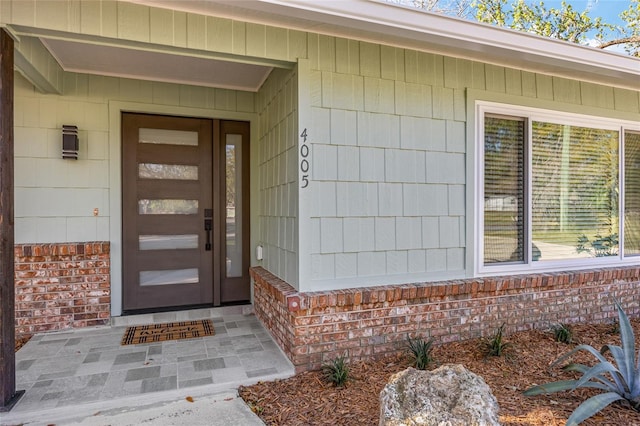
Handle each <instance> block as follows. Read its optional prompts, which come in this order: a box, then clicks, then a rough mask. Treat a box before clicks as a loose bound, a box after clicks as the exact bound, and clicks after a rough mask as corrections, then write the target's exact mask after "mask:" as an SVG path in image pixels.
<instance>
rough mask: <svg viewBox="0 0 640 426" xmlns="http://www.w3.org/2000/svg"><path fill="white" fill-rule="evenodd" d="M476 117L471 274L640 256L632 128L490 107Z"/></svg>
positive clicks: (639, 189)
mask: <svg viewBox="0 0 640 426" xmlns="http://www.w3.org/2000/svg"><path fill="white" fill-rule="evenodd" d="M478 118H479V128H478V130H479V134H481V138H480V139H479V140H478V151H477V154H478V155H477V157H478V159H479V161H478V167H479V171H480V173H478V175H477V176H478V178H479V180H480V181H481V184H480V185H479V186H478V190H479V192H480V193H481V194H480V198H479V201H481V202H480V203H479V204H478V218H479V231H480V232H479V234H478V235H479V238H478V239H479V244H478V245H479V247H478V248H479V250H478V253H479V258H478V264H479V265H480V268H479V269H480V271H481V272H482V271H483V270H492V271H495V270H500V269H502V270H505V271H518V270H522V269H527V268H528V269H550V268H551V269H552V268H554V267H566V266H570V265H575V266H582V265H584V266H588V265H591V264H594V263H600V264H602V263H610V262H616V261H622V260H625V259H626V258H629V257H632V256H637V255H640V131H639V130H638V129H632V128H631V126H632V125H633V123H628V122H623V121H616V120H607V119H594V118H593V117H585V116H579V115H575V114H563V113H557V112H551V111H542V110H532V109H525V108H518V107H512V106H505V105H495V104H480V105H479V107H478ZM621 217H622V218H623V220H620V218H621ZM621 247H622V249H621ZM596 258H598V260H594V259H596Z"/></svg>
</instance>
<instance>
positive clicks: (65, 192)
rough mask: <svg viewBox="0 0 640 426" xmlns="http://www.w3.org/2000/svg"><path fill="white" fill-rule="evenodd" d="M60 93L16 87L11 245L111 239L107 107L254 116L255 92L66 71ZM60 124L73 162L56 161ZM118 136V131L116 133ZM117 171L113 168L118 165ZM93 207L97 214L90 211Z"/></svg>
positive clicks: (19, 79)
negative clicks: (74, 145)
mask: <svg viewBox="0 0 640 426" xmlns="http://www.w3.org/2000/svg"><path fill="white" fill-rule="evenodd" d="M62 86H63V93H64V94H63V95H45V94H42V93H40V92H39V91H38V90H36V89H35V88H34V86H33V85H31V84H30V83H29V82H28V81H26V80H25V79H24V78H22V77H21V76H20V75H16V84H15V114H14V125H15V188H16V189H15V226H16V233H15V235H16V243H35V242H37V243H47V242H77V241H96V240H109V235H110V217H111V216H112V214H115V212H111V211H110V207H111V206H110V201H109V199H110V192H112V191H116V192H119V191H120V188H113V187H111V186H110V170H111V169H112V168H113V164H112V163H113V162H116V164H119V163H120V158H110V157H109V153H110V151H111V147H110V146H109V144H110V140H118V141H119V137H116V138H112V137H111V136H112V135H110V131H111V129H110V126H109V102H112V101H129V102H136V103H139V105H140V106H139V108H140V110H142V111H144V109H145V107H144V106H143V105H147V108H150V106H162V105H164V106H170V107H171V106H173V107H175V108H180V107H191V108H198V109H199V110H202V109H208V110H211V111H212V114H213V111H215V110H217V111H229V112H242V113H245V114H244V116H246V113H253V112H254V109H255V107H254V105H255V94H253V93H248V92H238V91H233V90H221V89H212V88H202V87H193V86H185V85H176V84H168V83H154V82H145V81H139V80H129V79H119V78H112V77H104V76H94V75H84V74H73V73H65V75H64V81H63V84H62ZM63 124H71V125H76V126H78V129H79V140H80V155H79V157H80V158H79V159H78V161H73V160H63V159H62V158H61V149H62V148H61V128H62V125H63ZM118 131H119V130H118ZM116 170H118V167H116ZM94 208H98V209H99V216H97V217H95V216H94V215H93V209H94Z"/></svg>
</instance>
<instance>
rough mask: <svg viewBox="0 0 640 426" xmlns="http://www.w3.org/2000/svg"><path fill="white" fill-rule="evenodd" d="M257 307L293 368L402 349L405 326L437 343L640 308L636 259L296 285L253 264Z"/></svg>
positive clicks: (407, 330)
mask: <svg viewBox="0 0 640 426" xmlns="http://www.w3.org/2000/svg"><path fill="white" fill-rule="evenodd" d="M251 276H252V278H253V281H254V309H255V312H256V315H257V316H258V318H259V319H260V320H261V321H262V323H263V324H265V326H266V327H267V328H268V329H269V331H270V332H271V334H272V335H273V336H274V338H275V340H276V341H277V342H278V344H279V345H280V347H281V348H282V349H283V350H284V352H285V353H286V354H287V356H288V357H289V359H291V361H292V362H293V364H294V366H295V367H296V371H305V370H310V369H317V368H319V367H320V366H321V365H322V363H323V362H326V361H328V360H329V359H332V358H335V357H336V356H339V355H346V356H348V357H349V358H350V359H352V360H357V359H367V358H375V357H379V356H384V355H390V354H395V353H398V352H400V351H403V350H406V349H405V348H406V339H407V337H408V336H411V337H415V336H422V337H425V338H429V337H433V338H435V341H436V343H444V342H451V341H456V340H464V339H470V338H475V337H479V336H482V335H489V334H492V333H494V332H495V330H496V329H497V328H498V327H499V326H500V325H501V324H502V323H506V324H507V327H506V331H507V332H508V333H509V332H514V331H519V330H527V329H532V328H536V329H545V328H548V327H549V326H550V325H552V324H554V323H557V322H566V323H572V322H578V321H580V322H604V321H612V320H613V319H614V318H617V314H616V312H615V310H614V305H613V298H614V297H615V298H617V299H618V300H619V301H620V302H621V304H622V305H623V307H624V308H625V309H626V310H627V313H628V314H629V315H630V316H636V317H637V316H638V315H639V314H640V268H638V267H627V268H609V269H598V270H588V271H575V272H560V273H546V274H532V275H526V276H510V277H491V278H484V279H469V280H455V281H444V282H436V283H420V284H408V285H390V286H383V287H367V288H354V289H345V290H336V291H325V292H313V293H299V292H297V291H296V290H295V289H293V288H292V287H291V286H290V285H289V284H287V283H286V282H284V281H282V280H280V279H279V278H277V277H276V276H274V275H273V274H271V273H269V272H268V271H266V270H265V269H263V268H260V267H258V268H252V270H251Z"/></svg>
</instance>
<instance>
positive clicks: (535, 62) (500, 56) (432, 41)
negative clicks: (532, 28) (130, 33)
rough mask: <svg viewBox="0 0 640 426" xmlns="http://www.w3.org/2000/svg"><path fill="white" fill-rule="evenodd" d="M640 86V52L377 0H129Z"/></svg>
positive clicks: (475, 59)
mask: <svg viewBox="0 0 640 426" xmlns="http://www.w3.org/2000/svg"><path fill="white" fill-rule="evenodd" d="M129 1H131V2H133V3H140V4H146V5H148V6H154V7H162V8H168V9H173V10H181V11H187V12H193V13H198V14H203V15H210V16H222V17H227V18H231V19H235V20H239V21H247V22H254V23H262V24H267V25H273V26H277V27H284V28H290V29H296V30H301V31H311V32H317V33H320V34H326V35H333V36H338V37H345V38H351V39H357V40H362V41H369V42H373V43H380V44H384V45H391V46H396V47H403V48H409V49H416V50H420V51H426V52H431V53H438V54H442V55H447V56H453V57H457V58H464V59H469V60H474V61H480V62H485V63H490V64H495V65H501V66H508V67H513V68H518V69H522V70H526V71H532V72H538V73H543V74H549V75H555V76H561V77H566V78H572V79H578V80H583V81H589V82H593V83H598V84H606V85H611V86H615V87H622V88H629V89H634V90H640V59H638V58H633V57H631V56H626V55H623V54H620V53H615V52H610V51H606V50H601V49H597V48H594V47H588V46H581V45H577V44H573V43H568V42H564V41H559V40H554V39H549V38H545V37H540V36H536V35H533V34H528V33H522V32H518V31H514V30H510V29H505V28H497V27H494V26H490V25H486V24H482V23H477V22H472V21H468V20H464V19H460V18H455V17H450V16H445V15H441V14H436V13H431V12H426V11H421V10H416V9H414V8H408V7H402V6H398V5H394V4H389V3H386V2H383V1H379V0H348V1H345V0H322V1H318V0H129Z"/></svg>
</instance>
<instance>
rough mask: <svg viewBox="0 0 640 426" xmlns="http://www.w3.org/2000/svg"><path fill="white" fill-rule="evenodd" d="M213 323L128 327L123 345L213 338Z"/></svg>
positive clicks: (191, 322)
mask: <svg viewBox="0 0 640 426" xmlns="http://www.w3.org/2000/svg"><path fill="white" fill-rule="evenodd" d="M214 334H215V330H214V329H213V322H211V320H210V319H207V320H195V321H180V322H167V323H163V324H151V325H136V326H133V327H127V331H125V333H124V336H122V342H120V344H121V345H136V344H138V343H154V342H164V341H166V340H180V339H193V338H196V337H205V336H213V335H214Z"/></svg>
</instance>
